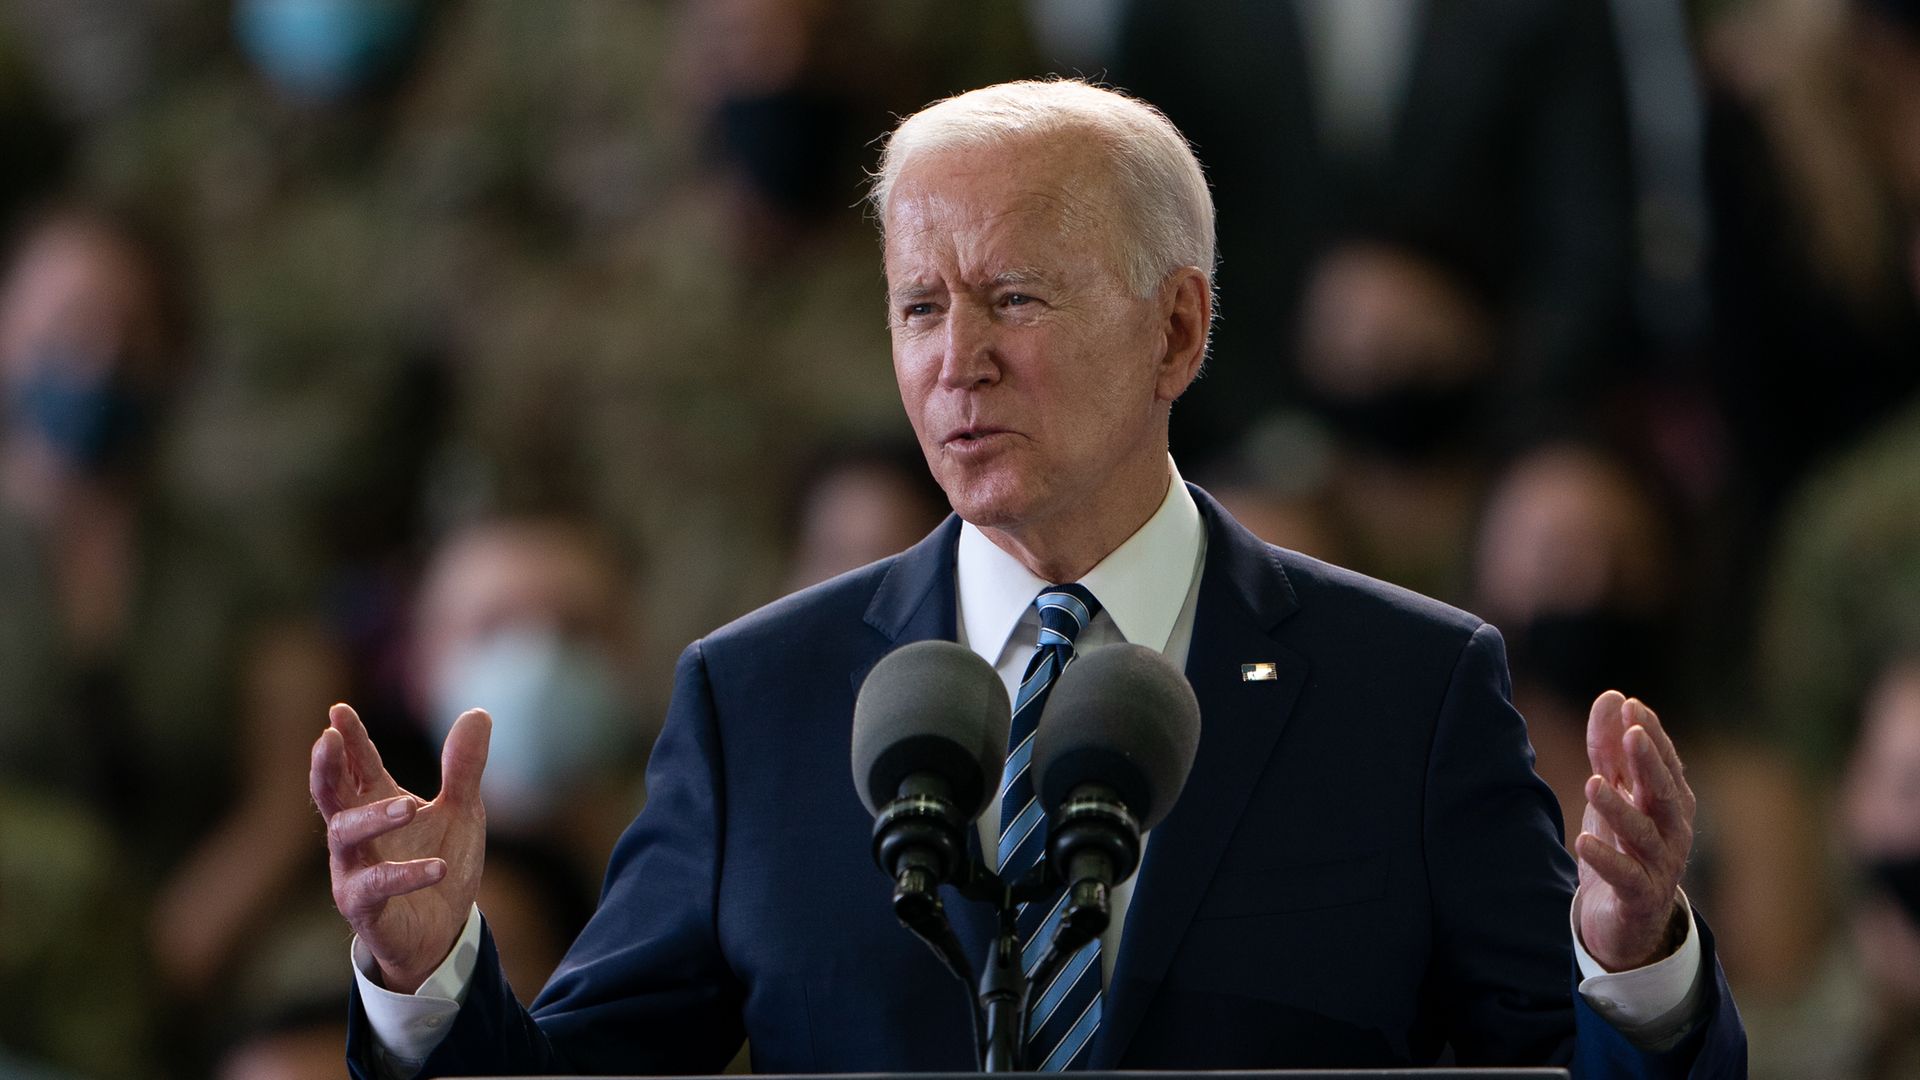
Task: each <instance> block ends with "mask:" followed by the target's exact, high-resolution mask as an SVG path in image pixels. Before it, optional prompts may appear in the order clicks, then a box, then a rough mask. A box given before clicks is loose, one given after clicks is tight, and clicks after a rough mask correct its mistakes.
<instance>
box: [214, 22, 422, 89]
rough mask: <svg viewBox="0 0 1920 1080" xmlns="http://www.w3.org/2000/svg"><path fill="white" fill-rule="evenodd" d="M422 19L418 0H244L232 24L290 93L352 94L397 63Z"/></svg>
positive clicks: (264, 68) (243, 43)
mask: <svg viewBox="0 0 1920 1080" xmlns="http://www.w3.org/2000/svg"><path fill="white" fill-rule="evenodd" d="M419 22H420V12H419V5H418V4H417V3H415V2H414V0H239V3H238V4H237V5H236V6H235V8H234V24H235V25H234V32H235V35H236V36H237V37H238V38H239V40H240V45H241V47H242V48H243V49H244V50H245V51H246V53H247V56H248V57H249V58H250V59H252V61H253V62H254V64H255V65H256V66H257V67H258V68H259V69H260V71H261V73H262V74H264V75H266V77H267V78H269V79H271V80H273V81H274V82H275V83H276V84H278V85H279V87H280V88H281V89H282V90H284V91H286V92H287V93H288V94H289V95H291V96H293V97H296V98H300V99H303V100H307V101H316V102H326V101H335V100H339V99H341V98H345V97H349V96H351V95H352V94H354V93H355V92H357V91H359V90H362V89H364V88H366V87H367V86H368V85H369V84H371V83H374V82H376V81H377V80H379V79H381V78H383V77H385V76H387V75H389V74H391V73H392V72H393V71H395V70H397V69H398V68H399V67H400V65H401V63H402V61H404V60H405V59H406V57H407V55H408V53H409V52H410V51H411V46H412V44H413V38H414V31H415V30H416V29H417V28H418V24H419Z"/></svg>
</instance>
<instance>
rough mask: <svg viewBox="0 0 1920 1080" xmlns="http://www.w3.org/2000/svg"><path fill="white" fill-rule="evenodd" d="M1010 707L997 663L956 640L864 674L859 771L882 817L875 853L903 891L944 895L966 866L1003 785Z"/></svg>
mask: <svg viewBox="0 0 1920 1080" xmlns="http://www.w3.org/2000/svg"><path fill="white" fill-rule="evenodd" d="M1011 715H1012V708H1011V707H1010V705H1009V704H1008V702H1007V689H1006V687H1005V686H1004V685H1003V684H1002V683H1001V682H1000V676H999V675H998V674H996V673H995V672H994V670H993V667H992V666H991V665H989V664H988V663H987V662H986V661H985V660H982V659H980V658H979V657H978V656H976V655H974V653H973V652H972V650H970V649H968V648H966V647H965V646H963V645H958V644H955V643H954V642H951V641H921V642H915V643H914V644H911V645H907V646H905V647H903V648H900V649H896V650H894V651H893V652H891V653H889V654H888V655H887V656H886V657H885V658H883V659H882V660H881V661H880V662H879V663H878V664H876V665H874V668H873V671H872V672H871V673H870V674H869V675H868V676H867V679H866V682H864V683H862V684H861V686H860V695H859V697H858V699H857V700H856V701H855V702H854V706H853V781H854V785H855V786H856V787H857V788H858V789H859V792H860V801H861V802H862V803H864V804H866V807H867V811H868V812H869V813H871V814H873V815H874V817H875V819H876V820H875V822H874V830H873V857H874V861H875V862H877V863H879V865H880V869H882V870H884V871H886V874H887V876H888V877H890V878H892V879H894V881H895V883H896V885H898V886H899V887H900V889H901V890H902V891H905V892H909V893H913V894H917V895H919V896H923V897H926V898H929V899H930V900H933V901H934V902H936V903H937V898H934V894H933V890H934V889H935V888H936V887H937V886H939V885H940V884H942V883H944V882H947V881H951V880H953V879H954V877H955V875H957V874H958V873H959V872H960V870H961V869H962V868H963V867H964V866H965V864H966V861H967V844H966V830H967V828H968V826H969V825H971V823H972V822H973V819H974V818H976V817H978V816H980V812H981V811H983V810H985V809H986V806H987V800H988V799H990V798H992V796H993V793H994V791H995V789H996V788H997V786H998V781H999V778H1000V770H1001V768H1002V767H1003V766H1004V765H1005V763H1006V756H1007V729H1008V728H1009V727H1010V726H1011V724H1012V720H1011ZM897 900H898V896H896V901H897ZM902 918H903V921H905V918H906V915H905V914H903V915H902Z"/></svg>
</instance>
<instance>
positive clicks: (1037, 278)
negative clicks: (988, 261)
mask: <svg viewBox="0 0 1920 1080" xmlns="http://www.w3.org/2000/svg"><path fill="white" fill-rule="evenodd" d="M1054 282H1055V278H1054V275H1052V274H1049V273H1047V272H1046V271H1045V270H1038V269H1034V268H1032V267H1014V268H1013V269H1010V270H1002V271H1001V272H1000V273H998V274H995V275H993V278H992V280H990V281H988V282H987V284H988V286H989V287H992V286H1007V285H1015V286H1017V285H1042V286H1048V285H1052V284H1054Z"/></svg>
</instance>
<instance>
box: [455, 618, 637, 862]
mask: <svg viewBox="0 0 1920 1080" xmlns="http://www.w3.org/2000/svg"><path fill="white" fill-rule="evenodd" d="M434 701H435V708H434V716H433V720H434V725H435V729H436V731H437V732H438V734H439V736H440V738H441V739H445V738H446V735H447V732H448V730H450V729H451V728H452V727H453V722H454V720H455V719H456V718H457V717H458V716H459V715H460V714H461V713H462V712H465V711H466V710H467V709H470V708H475V707H478V708H483V709H485V710H487V712H488V713H490V714H491V715H492V716H493V738H492V742H491V744H490V747H489V750H488V754H487V768H486V772H485V773H484V774H482V776H481V780H480V793H481V796H482V797H483V798H485V799H486V802H487V812H488V815H489V816H490V817H493V818H495V819H496V820H498V821H501V822H504V823H508V824H512V823H514V822H532V821H535V820H537V819H539V818H541V817H543V816H545V815H546V814H547V812H548V811H550V810H552V809H553V808H554V807H555V806H556V805H558V804H559V803H561V802H562V801H563V800H565V798H566V797H567V794H568V789H569V787H570V785H572V784H573V783H574V782H575V781H577V780H578V779H580V778H581V777H583V776H585V775H587V774H589V773H591V772H593V771H595V770H598V769H605V768H607V767H608V766H609V765H617V764H620V763H622V762H623V761H624V759H625V754H624V751H626V750H627V749H628V748H629V747H630V746H631V743H632V734H633V729H634V725H633V724H632V723H631V718H630V716H629V714H628V711H627V709H626V707H625V701H624V699H623V696H622V694H621V692H620V681H619V678H618V676H617V675H616V674H615V672H614V669H613V665H612V663H611V662H610V661H609V660H608V658H607V657H606V656H605V655H604V654H603V653H601V652H599V651H598V650H595V649H591V648H583V647H581V646H578V645H574V644H572V643H570V642H567V641H564V640H562V639H561V638H560V637H559V636H558V635H556V634H553V633H551V632H548V631H542V630H525V629H522V630H507V631H503V632H501V633H498V634H495V635H493V636H492V637H491V638H488V639H487V640H486V641H484V642H481V643H479V644H477V645H475V646H472V647H470V648H467V649H465V650H463V651H461V652H459V653H457V654H456V655H454V656H453V657H452V658H451V659H450V661H449V662H448V663H447V664H446V666H445V667H444V669H443V670H442V673H441V678H440V680H439V683H438V685H437V686H436V687H435V688H434Z"/></svg>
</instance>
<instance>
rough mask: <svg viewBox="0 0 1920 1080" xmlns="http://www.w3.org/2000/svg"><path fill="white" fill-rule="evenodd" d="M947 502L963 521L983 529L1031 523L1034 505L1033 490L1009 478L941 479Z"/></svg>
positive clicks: (1006, 527) (1007, 527) (1005, 527)
mask: <svg viewBox="0 0 1920 1080" xmlns="http://www.w3.org/2000/svg"><path fill="white" fill-rule="evenodd" d="M940 479H941V484H940V486H941V488H942V489H943V490H944V491H946V493H947V501H948V502H949V503H952V504H953V510H954V512H955V513H957V514H959V515H960V516H961V517H962V518H964V519H965V520H967V521H968V522H970V523H972V524H973V525H975V526H977V527H979V528H982V529H1010V528H1013V527H1015V526H1017V525H1019V524H1020V523H1021V522H1022V521H1025V520H1027V518H1028V517H1029V516H1030V514H1031V511H1032V509H1033V506H1034V501H1035V499H1034V496H1033V494H1032V491H1031V489H1030V488H1029V487H1028V486H1027V485H1025V484H1022V483H1019V482H1018V481H1017V480H1015V479H1013V478H1007V477H994V476H984V477H941V478H940Z"/></svg>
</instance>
